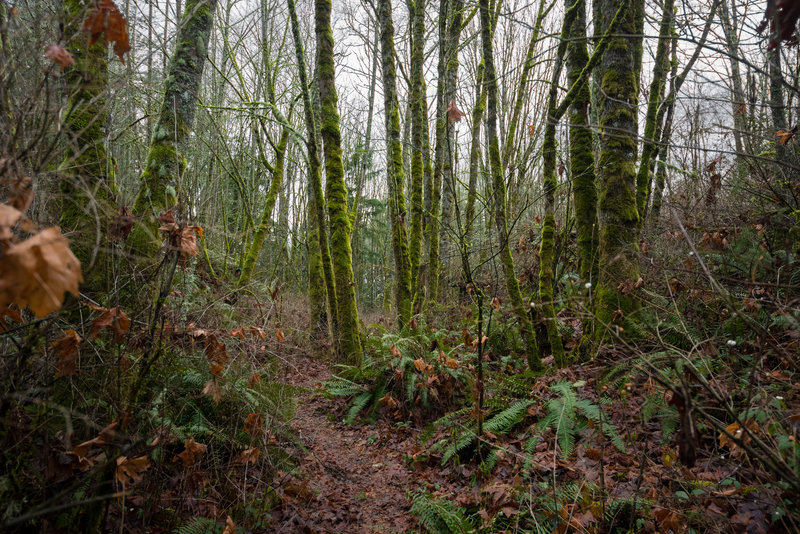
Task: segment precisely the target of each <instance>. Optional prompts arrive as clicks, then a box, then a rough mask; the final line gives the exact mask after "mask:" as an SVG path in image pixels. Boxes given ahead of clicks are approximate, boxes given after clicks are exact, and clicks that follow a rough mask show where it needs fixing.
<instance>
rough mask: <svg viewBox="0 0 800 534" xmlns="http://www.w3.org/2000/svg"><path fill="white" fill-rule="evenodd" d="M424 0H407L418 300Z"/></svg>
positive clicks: (411, 247)
mask: <svg viewBox="0 0 800 534" xmlns="http://www.w3.org/2000/svg"><path fill="white" fill-rule="evenodd" d="M425 3H426V1H425V0H407V4H408V16H409V18H410V20H411V66H410V67H409V70H410V77H411V80H410V83H411V87H410V94H409V103H410V107H411V221H410V223H411V224H410V226H409V232H408V259H409V264H410V269H411V291H412V293H413V298H414V302H415V303H416V302H417V301H418V295H417V289H418V277H419V266H420V260H421V255H422V219H423V215H422V184H423V179H424V175H425V158H424V156H423V150H424V149H425V146H424V134H423V130H425V129H427V128H428V121H427V117H426V115H425V113H426V112H425V102H424V99H425V93H424V91H425V76H424V72H423V66H424V62H425Z"/></svg>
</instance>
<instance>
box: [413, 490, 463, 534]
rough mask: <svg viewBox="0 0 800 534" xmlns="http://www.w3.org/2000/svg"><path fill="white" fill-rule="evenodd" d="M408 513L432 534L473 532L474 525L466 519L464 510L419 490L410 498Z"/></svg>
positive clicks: (450, 502)
mask: <svg viewBox="0 0 800 534" xmlns="http://www.w3.org/2000/svg"><path fill="white" fill-rule="evenodd" d="M410 512H411V515H412V516H415V517H416V518H417V521H419V523H420V524H421V525H422V526H423V527H425V529H426V530H427V531H428V532H430V533H432V534H460V533H464V534H466V533H468V532H474V531H475V525H474V524H473V523H472V521H470V519H469V518H467V517H466V510H465V509H464V508H461V507H460V506H458V505H456V504H455V503H454V502H452V501H448V500H447V499H444V498H441V497H433V496H431V495H429V494H428V493H425V492H424V491H421V490H420V491H417V492H415V493H414V494H413V495H412V496H411V510H410Z"/></svg>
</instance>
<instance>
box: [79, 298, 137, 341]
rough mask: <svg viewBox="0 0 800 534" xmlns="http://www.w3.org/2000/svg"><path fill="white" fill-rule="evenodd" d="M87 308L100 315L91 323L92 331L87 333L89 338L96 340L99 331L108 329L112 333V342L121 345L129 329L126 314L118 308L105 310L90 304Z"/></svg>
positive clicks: (129, 321) (129, 322)
mask: <svg viewBox="0 0 800 534" xmlns="http://www.w3.org/2000/svg"><path fill="white" fill-rule="evenodd" d="M88 306H89V307H90V308H91V309H93V310H94V311H98V312H101V313H102V315H101V316H100V317H97V318H96V319H94V320H93V321H92V330H91V332H90V333H89V336H90V337H91V338H92V339H97V337H98V336H99V335H100V330H102V329H103V328H108V329H109V330H111V331H112V332H114V341H116V342H117V343H122V340H123V338H124V337H125V334H127V333H128V331H129V330H130V328H131V320H130V318H129V317H128V314H127V313H125V312H124V311H122V310H121V309H119V308H111V309H106V308H101V307H100V306H95V305H94V304H91V303H90V304H88Z"/></svg>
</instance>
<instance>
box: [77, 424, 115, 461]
mask: <svg viewBox="0 0 800 534" xmlns="http://www.w3.org/2000/svg"><path fill="white" fill-rule="evenodd" d="M118 426H119V421H114V422H113V423H111V424H110V425H108V426H107V427H105V428H104V429H103V430H101V431H100V433H99V434H98V435H97V437H95V438H92V439H90V440H89V441H84V442H83V443H81V444H80V445H76V446H75V448H74V449H72V454H73V455H74V456H75V457H76V458H77V459H78V462H84V461H85V460H86V456H87V454H88V453H89V450H90V449H91V448H92V447H100V448H105V447H106V446H108V444H109V443H111V442H112V441H113V440H114V434H115V430H116V428H117V427H118Z"/></svg>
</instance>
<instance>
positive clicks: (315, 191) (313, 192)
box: [287, 0, 339, 352]
mask: <svg viewBox="0 0 800 534" xmlns="http://www.w3.org/2000/svg"><path fill="white" fill-rule="evenodd" d="M287 4H288V7H289V18H290V21H291V26H292V38H293V40H294V46H295V59H296V60H297V71H298V77H299V78H300V93H301V95H302V97H303V108H304V109H303V111H304V116H305V123H306V151H307V153H308V189H309V206H308V208H309V217H310V218H311V219H312V221H313V222H312V224H313V225H314V232H312V234H311V235H309V240H310V241H309V249H311V248H312V247H315V246H316V247H319V248H318V253H319V262H320V264H321V265H320V266H319V267H321V269H322V275H323V280H324V282H325V288H324V293H325V297H326V300H327V303H328V318H329V322H330V326H331V329H332V332H333V341H334V345H335V346H336V350H337V352H339V335H338V329H339V321H338V313H339V307H338V305H337V303H336V280H335V277H334V274H333V262H332V259H331V252H330V248H329V246H328V228H327V221H326V219H325V197H324V196H323V194H322V174H321V173H322V168H321V167H322V166H321V164H320V160H319V154H320V150H319V144H318V143H317V139H318V137H317V130H318V126H317V120H316V118H315V116H314V115H315V113H314V109H315V108H314V104H313V103H312V101H311V91H310V90H309V84H308V74H307V71H306V57H305V53H304V52H303V40H302V38H301V37H300V24H299V23H298V21H297V8H296V6H295V0H288V2H287ZM313 237H316V241H311V240H312V238H313ZM312 261H315V260H314V258H313V255H309V262H310V263H311V262H312ZM310 268H315V267H313V266H311V267H310ZM309 283H310V282H309ZM318 296H319V294H318V293H317V294H316V295H315V296H312V297H311V298H312V301H313V300H314V299H315V298H318ZM322 320H323V319H322V317H320V318H319V320H318V324H319V325H320V326H322V325H321V322H322Z"/></svg>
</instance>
